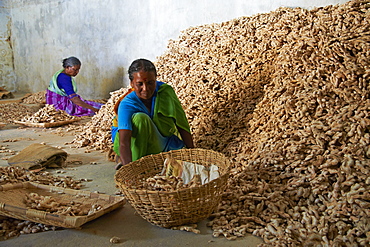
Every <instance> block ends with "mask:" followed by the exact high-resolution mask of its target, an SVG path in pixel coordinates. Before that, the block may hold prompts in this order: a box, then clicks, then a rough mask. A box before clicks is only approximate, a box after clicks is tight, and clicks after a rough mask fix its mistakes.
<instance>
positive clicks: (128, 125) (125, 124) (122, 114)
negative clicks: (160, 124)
mask: <svg viewBox="0 0 370 247" xmlns="http://www.w3.org/2000/svg"><path fill="white" fill-rule="evenodd" d="M163 84H164V82H161V81H157V85H156V88H155V91H154V95H153V98H152V109H151V111H150V112H149V111H148V109H147V108H146V106H145V105H144V103H143V102H142V101H141V100H140V98H139V97H138V96H137V95H136V93H135V92H131V93H130V94H128V95H127V96H126V97H125V98H124V99H123V100H122V101H121V103H120V105H119V107H118V130H121V129H124V130H132V121H131V118H132V115H134V113H137V112H143V113H146V114H147V115H148V116H149V117H150V118H153V114H154V106H155V100H156V97H157V92H158V89H159V87H160V86H161V85H163Z"/></svg>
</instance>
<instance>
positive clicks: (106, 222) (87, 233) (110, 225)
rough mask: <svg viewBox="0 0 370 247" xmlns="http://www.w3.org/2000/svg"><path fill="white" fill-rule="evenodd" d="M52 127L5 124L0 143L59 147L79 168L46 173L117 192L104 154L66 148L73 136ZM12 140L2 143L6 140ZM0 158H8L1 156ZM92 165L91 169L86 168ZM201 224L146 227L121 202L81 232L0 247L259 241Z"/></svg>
mask: <svg viewBox="0 0 370 247" xmlns="http://www.w3.org/2000/svg"><path fill="white" fill-rule="evenodd" d="M57 132H58V131H57V129H56V128H50V129H42V128H29V127H24V126H21V125H15V124H8V125H7V126H5V127H4V128H2V129H0V145H2V146H7V148H9V149H11V150H14V151H17V152H19V151H21V150H23V149H24V148H26V147H27V146H29V145H30V144H32V143H41V142H45V143H46V144H47V145H50V146H55V147H56V146H61V147H62V148H63V149H64V150H65V151H66V152H67V153H68V154H69V157H68V159H67V161H69V160H80V161H82V164H79V165H73V166H69V167H67V168H65V169H64V171H65V173H63V174H57V173H56V170H55V169H48V171H50V172H52V173H53V174H55V175H56V176H65V175H68V176H73V178H75V179H82V178H88V179H92V181H91V182H84V183H83V184H84V187H83V188H82V189H83V190H88V191H91V192H95V191H98V192H99V193H105V194H110V195H114V194H115V193H116V192H117V191H118V189H117V188H116V185H115V183H114V174H115V170H114V162H110V161H108V160H107V159H106V155H105V153H102V152H100V151H93V152H91V153H85V149H84V148H80V149H77V148H72V147H71V145H66V143H67V142H71V141H72V140H73V139H74V133H73V132H70V133H65V135H64V136H60V135H58V134H57ZM9 139H11V140H14V139H16V140H17V141H15V142H4V141H6V140H9ZM2 157H11V156H4V154H0V158H2ZM91 162H96V163H97V165H91V164H90V163H91ZM0 166H8V163H7V160H4V159H0ZM206 223H207V220H204V221H201V222H199V223H198V229H199V230H200V234H195V233H192V232H185V231H179V230H170V229H164V228H161V227H158V226H155V225H152V224H150V223H149V222H147V221H146V220H144V219H143V218H142V217H141V216H139V215H137V214H136V213H135V210H134V209H133V208H132V206H131V205H129V204H128V203H126V204H125V205H124V206H123V207H122V208H119V209H117V210H115V211H112V212H110V213H108V214H106V215H103V216H101V217H99V218H97V219H95V220H93V221H91V222H88V223H86V224H84V225H82V227H81V229H62V230H57V231H47V232H41V233H35V234H24V235H21V236H19V237H15V238H12V239H8V240H3V241H0V246H1V247H13V246H22V247H47V246H55V247H57V246H214V247H218V246H223V247H227V246H230V247H232V246H245V247H253V246H258V244H261V243H262V240H261V239H260V238H257V237H254V236H252V235H247V236H245V237H243V238H239V239H237V240H234V241H229V240H226V239H225V238H214V237H212V230H211V229H210V228H209V227H207V226H206ZM113 236H116V237H119V238H121V239H122V241H121V243H118V244H112V243H110V241H109V240H110V239H111V238H112V237H113Z"/></svg>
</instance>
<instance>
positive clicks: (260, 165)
mask: <svg viewBox="0 0 370 247" xmlns="http://www.w3.org/2000/svg"><path fill="white" fill-rule="evenodd" d="M231 3H232V4H231ZM369 17H370V2H369V1H367V0H352V1H334V0H333V1H330V0H314V1H304V0H285V1H283V0H282V1H270V0H262V1H259V2H255V1H249V0H248V1H243V0H233V1H231V2H225V1H209V0H202V1H195V0H186V1H180V2H174V1H168V0H160V1H155V2H154V1H143V0H141V1H134V0H128V1H124V2H122V1H114V0H104V1H97V0H92V1H91V0H90V1H88V0H62V1H60V0H33V1H23V0H3V1H0V22H1V23H2V24H3V25H1V27H0V28H1V29H0V49H1V54H2V56H0V60H1V65H0V66H1V67H0V93H1V94H0V95H1V98H0V148H1V150H0V157H1V159H0V168H1V180H0V186H1V190H0V192H4V195H7V196H4V197H3V199H2V200H4V198H5V197H7V198H6V199H5V200H9V201H11V197H9V196H8V195H9V194H5V190H6V188H7V186H8V187H9V186H11V185H9V184H14V183H17V182H24V181H31V182H39V183H43V184H44V185H48V186H51V185H53V186H59V187H65V188H70V189H72V190H73V191H84V192H85V193H92V194H93V195H94V196H98V197H99V195H101V198H105V196H104V195H109V196H111V197H109V198H115V200H117V201H118V200H123V199H125V196H124V195H123V192H122V191H121V190H120V188H119V186H117V181H116V180H115V176H116V175H117V173H118V172H117V171H116V170H115V169H114V166H115V164H116V162H115V161H114V158H113V157H112V153H111V146H112V141H111V125H112V118H113V117H114V113H113V108H114V105H115V103H116V102H117V100H118V98H119V97H120V96H121V95H123V94H125V93H126V92H127V91H128V89H129V87H128V86H129V78H128V73H127V69H128V66H129V65H130V63H131V62H132V61H133V60H134V59H137V58H147V59H149V60H151V61H153V62H154V64H155V65H156V68H157V71H158V78H157V79H158V80H159V81H163V82H166V83H168V84H170V85H171V86H172V87H173V88H174V90H175V92H176V94H177V96H178V98H179V100H180V102H181V105H182V107H183V108H184V111H185V113H186V116H187V118H188V121H189V124H190V128H191V131H192V134H193V138H194V143H195V146H196V148H200V149H204V150H212V151H215V152H218V153H220V154H222V155H223V156H225V157H226V158H227V159H228V160H229V161H230V164H231V166H230V171H229V174H228V176H229V177H228V180H227V186H226V189H225V190H224V191H223V192H222V195H220V201H219V203H218V205H217V208H216V209H215V210H214V211H213V212H212V214H209V215H208V217H206V218H204V219H202V220H200V221H199V222H196V224H192V225H186V227H183V228H181V229H179V228H176V227H175V228H173V229H171V228H164V227H161V226H158V225H155V224H152V223H151V222H150V221H148V220H147V219H145V217H142V216H141V215H140V213H138V211H137V210H135V208H134V206H135V205H131V204H130V202H128V201H126V200H123V201H120V202H121V203H124V205H119V206H118V208H114V209H112V210H109V212H108V211H107V212H106V213H104V214H103V215H100V214H99V217H97V218H94V219H92V220H89V221H88V222H86V223H84V224H83V225H81V226H78V227H70V228H68V227H55V226H54V227H53V226H50V225H48V224H42V223H38V224H36V223H32V222H30V221H27V220H26V221H25V220H24V219H20V217H19V214H22V212H23V211H22V212H20V211H19V210H18V211H19V212H17V213H16V214H14V215H11V214H10V213H9V212H8V211H7V209H8V206H6V205H4V204H3V203H4V201H0V202H1V204H0V226H1V227H0V246H32V247H34V246H35V247H36V246H51V245H53V246H76V245H81V246H113V245H114V246H188V245H189V246H190V245H192V246H230V247H232V246H261V247H262V246H369V245H370V218H369V216H370V194H369V189H370V188H369V187H370V179H369V173H370V169H369V168H370V85H369V79H370V66H369V65H370V61H369V55H370V54H369V52H370V49H369V48H370V42H369V41H370V20H369ZM69 56H76V57H78V58H79V59H80V60H81V62H82V66H81V71H80V73H79V74H78V76H76V78H75V79H76V81H77V84H78V92H79V94H80V95H81V96H83V97H84V98H85V99H89V100H93V101H97V102H100V103H102V104H103V107H102V108H101V109H100V110H99V112H98V113H97V114H96V115H95V116H92V117H77V118H76V117H71V116H68V115H63V114H62V113H60V112H58V113H56V111H55V110H53V108H50V107H49V106H48V105H46V104H45V90H46V87H47V85H48V83H49V81H50V78H51V76H52V75H53V74H54V73H55V71H57V70H59V69H61V65H62V60H63V59H64V58H66V57H69ZM59 113H60V114H59ZM56 122H63V124H60V125H56V124H53V123H56ZM34 144H42V145H43V146H45V147H53V148H54V149H53V150H54V151H55V152H59V151H60V150H62V151H64V152H60V153H63V155H64V154H65V153H66V154H67V158H66V159H65V160H63V161H64V162H62V163H63V165H61V166H57V167H43V168H42V169H39V170H38V171H37V172H30V171H28V170H27V169H26V170H24V169H19V170H17V167H16V166H14V165H10V164H9V163H11V161H12V160H14V159H15V158H16V157H17V156H18V157H19V155H20V154H21V153H22V151H25V150H26V148H28V147H30V146H32V145H34ZM58 150H59V151H58ZM30 156H31V158H32V155H30ZM35 156H36V155H35ZM28 158H29V157H28ZM53 158H54V157H53ZM53 162H54V161H53ZM6 184H7V185H6ZM4 185H5V186H4ZM17 189H18V190H19V188H17ZM14 198H15V197H14ZM117 205H118V204H117ZM26 212H27V214H26V213H25V215H26V216H25V217H26V218H27V217H31V216H30V215H29V214H30V213H32V212H31V211H28V210H26ZM23 213H24V212H23ZM26 228H27V229H26Z"/></svg>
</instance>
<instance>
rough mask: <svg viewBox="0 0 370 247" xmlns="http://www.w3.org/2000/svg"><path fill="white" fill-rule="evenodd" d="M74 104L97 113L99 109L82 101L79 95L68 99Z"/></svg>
mask: <svg viewBox="0 0 370 247" xmlns="http://www.w3.org/2000/svg"><path fill="white" fill-rule="evenodd" d="M70 100H71V101H72V102H73V103H74V104H76V105H78V106H81V107H83V108H87V109H90V110H92V111H93V112H95V113H97V112H98V111H99V109H97V108H95V107H93V106H92V105H89V104H87V103H86V102H84V101H82V100H81V99H80V98H79V97H73V98H72V99H70Z"/></svg>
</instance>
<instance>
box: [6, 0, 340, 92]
mask: <svg viewBox="0 0 370 247" xmlns="http://www.w3.org/2000/svg"><path fill="white" fill-rule="evenodd" d="M4 2H5V3H6V5H7V8H9V12H10V16H11V20H12V26H11V41H12V45H13V46H12V47H13V55H14V71H15V74H16V78H17V82H16V85H17V87H16V89H15V90H17V91H20V92H38V91H42V90H45V88H46V87H47V84H48V82H49V80H50V77H51V76H52V74H53V73H54V72H55V71H56V70H58V69H60V68H62V67H61V61H62V59H63V58H65V57H68V56H71V55H73V56H77V57H79V58H80V60H81V61H82V69H81V71H80V74H79V75H78V76H77V77H76V80H77V83H78V86H79V93H80V94H81V95H82V96H83V97H84V98H89V99H93V98H103V97H105V98H107V97H109V92H111V91H114V90H117V89H119V88H120V87H122V86H125V85H127V83H128V78H127V73H126V71H127V69H128V66H129V65H130V63H131V62H132V60H134V59H136V58H141V57H143V58H148V59H151V60H153V61H155V60H156V57H158V56H160V55H162V54H163V52H164V51H165V50H166V47H167V43H168V41H169V40H170V39H177V37H178V36H179V35H180V31H182V30H185V29H187V28H188V27H191V26H199V25H203V24H210V23H215V22H223V21H228V20H231V19H234V18H238V17H241V16H252V15H255V14H258V13H264V12H269V11H273V10H275V9H277V8H278V7H281V6H285V7H303V8H313V7H321V6H326V5H331V4H341V3H345V2H347V1H345V0H311V1H305V0H296V1H293V0H285V1H280V0H259V1H255V0H231V1H224V0H217V1H214V0H182V1H175V0H32V1H27V0H8V1H4ZM0 20H2V19H1V18H0ZM2 83H3V84H6V83H7V82H2ZM0 86H1V83H0Z"/></svg>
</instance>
